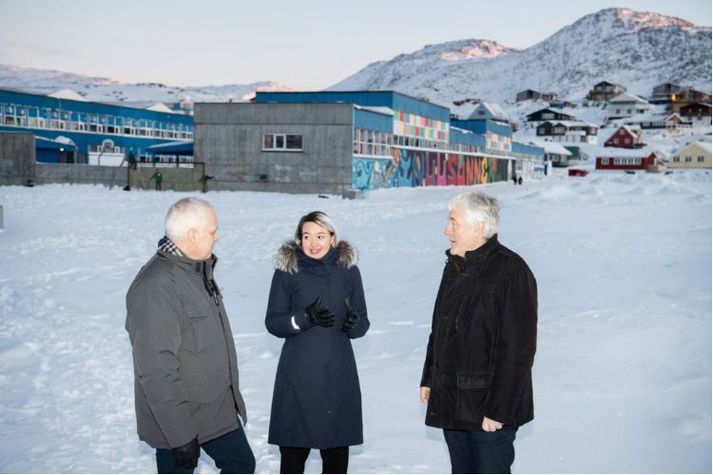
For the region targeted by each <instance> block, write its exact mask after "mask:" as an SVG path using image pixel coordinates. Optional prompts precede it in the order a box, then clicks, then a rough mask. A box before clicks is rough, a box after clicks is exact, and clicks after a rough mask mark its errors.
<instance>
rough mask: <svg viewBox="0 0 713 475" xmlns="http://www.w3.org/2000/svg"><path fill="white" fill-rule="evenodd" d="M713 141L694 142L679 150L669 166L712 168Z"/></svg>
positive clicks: (669, 162)
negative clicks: (712, 151)
mask: <svg viewBox="0 0 713 475" xmlns="http://www.w3.org/2000/svg"><path fill="white" fill-rule="evenodd" d="M711 164H712V163H711V143H710V142H693V143H690V144H688V145H686V146H685V147H683V148H682V149H680V150H677V151H676V153H674V154H673V156H672V157H671V159H670V160H669V161H668V168H711Z"/></svg>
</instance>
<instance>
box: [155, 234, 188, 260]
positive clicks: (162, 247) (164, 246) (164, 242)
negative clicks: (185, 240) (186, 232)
mask: <svg viewBox="0 0 713 475" xmlns="http://www.w3.org/2000/svg"><path fill="white" fill-rule="evenodd" d="M158 250H159V251H162V252H165V253H167V254H172V255H174V256H179V257H183V253H181V250H180V249H178V247H176V245H175V244H174V243H173V241H171V240H170V239H169V238H168V236H164V237H162V238H161V240H160V241H159V242H158Z"/></svg>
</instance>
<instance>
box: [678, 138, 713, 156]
mask: <svg viewBox="0 0 713 475" xmlns="http://www.w3.org/2000/svg"><path fill="white" fill-rule="evenodd" d="M690 146H695V147H698V148H700V149H702V150H703V151H705V152H708V153H711V143H710V142H703V141H698V142H691V143H688V144H686V145H684V146H683V147H681V148H679V149H678V150H676V152H675V153H674V155H679V154H680V153H681V152H682V151H683V150H685V149H687V148H688V147H690Z"/></svg>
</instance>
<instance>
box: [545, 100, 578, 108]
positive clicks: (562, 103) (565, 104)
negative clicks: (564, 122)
mask: <svg viewBox="0 0 713 475" xmlns="http://www.w3.org/2000/svg"><path fill="white" fill-rule="evenodd" d="M550 107H554V108H555V109H574V108H576V107H577V104H575V103H574V102H570V101H566V100H561V101H557V100H553V101H550Z"/></svg>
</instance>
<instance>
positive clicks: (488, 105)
mask: <svg viewBox="0 0 713 475" xmlns="http://www.w3.org/2000/svg"><path fill="white" fill-rule="evenodd" d="M481 110H485V112H486V114H489V115H490V117H489V118H491V119H497V120H502V121H505V122H509V121H510V117H508V115H507V114H506V113H505V111H504V110H503V108H502V107H500V105H498V104H496V103H494V102H481V103H479V104H478V105H477V106H475V109H473V112H472V113H471V114H470V117H468V119H475V120H477V119H483V118H484V117H483V115H480V114H478V112H479V111H481ZM486 118H487V117H486Z"/></svg>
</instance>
